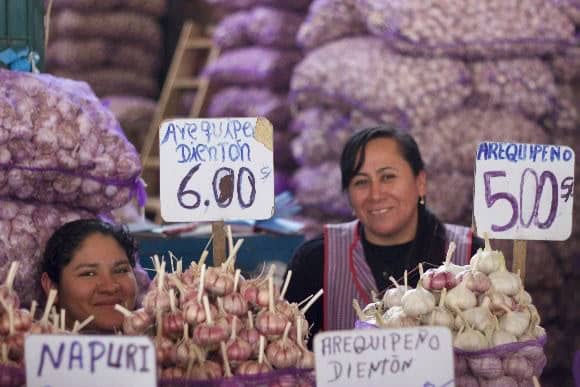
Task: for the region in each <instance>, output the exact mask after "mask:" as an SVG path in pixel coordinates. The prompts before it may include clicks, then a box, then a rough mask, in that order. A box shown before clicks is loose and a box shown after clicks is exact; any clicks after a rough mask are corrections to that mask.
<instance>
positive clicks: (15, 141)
mask: <svg viewBox="0 0 580 387" xmlns="http://www.w3.org/2000/svg"><path fill="white" fill-rule="evenodd" d="M140 173H141V163H140V160H139V155H138V154H137V152H136V151H135V148H134V147H133V145H131V143H129V142H128V141H127V139H126V138H125V136H124V135H123V133H122V131H121V130H120V128H119V123H118V121H117V120H116V119H115V117H114V116H113V114H112V113H111V112H110V111H109V110H108V109H106V108H104V107H103V106H102V104H101V103H100V101H99V100H98V99H97V98H96V97H95V95H94V94H93V93H92V91H91V90H90V88H89V87H88V86H87V84H86V83H81V82H74V81H71V80H67V79H59V78H56V77H53V76H50V75H45V74H43V75H38V74H32V73H23V72H12V71H6V70H0V197H13V198H17V199H21V200H34V201H38V202H41V203H66V204H68V205H70V206H74V207H81V208H86V209H89V210H93V211H95V212H105V211H109V210H112V209H114V208H118V207H121V206H123V205H124V204H125V203H127V202H128V201H129V200H130V199H131V198H132V197H133V196H137V197H138V198H139V199H140V204H141V205H142V204H143V203H144V201H143V200H144V197H143V195H144V189H143V184H142V181H141V180H140V178H139V175H140Z"/></svg>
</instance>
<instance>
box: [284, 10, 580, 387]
mask: <svg viewBox="0 0 580 387" xmlns="http://www.w3.org/2000/svg"><path fill="white" fill-rule="evenodd" d="M578 9H580V8H579V3H578V1H577V0H566V1H560V0H531V1H526V2H510V1H508V2H506V1H486V2H481V1H476V0H467V1H465V0H462V1H455V0H449V1H435V0H430V1H423V0H413V1H397V2H393V1H387V0H374V1H370V0H314V1H313V2H312V4H311V6H310V9H309V14H308V16H307V17H306V19H305V21H304V23H303V24H302V25H301V27H300V29H299V31H298V34H297V41H298V43H299V44H300V45H301V46H302V47H303V48H304V49H305V50H306V51H307V52H306V56H305V58H304V59H303V60H302V61H301V62H300V63H299V64H298V65H297V66H296V67H295V69H294V73H293V76H292V80H291V91H290V96H291V100H292V101H293V103H294V106H295V109H293V110H292V112H293V123H292V124H291V128H294V129H295V130H296V131H297V133H298V135H297V137H296V138H295V139H294V140H293V142H292V150H293V154H294V156H295V159H296V161H297V163H298V164H299V165H300V168H299V169H298V171H297V172H296V173H295V175H294V180H293V183H294V184H295V187H296V188H295V189H296V192H295V196H296V198H297V199H298V201H299V202H300V204H302V206H303V207H304V208H306V209H307V210H308V211H309V212H308V214H309V215H310V216H313V217H314V216H317V217H319V219H320V220H321V221H322V222H325V221H327V220H328V219H329V218H335V217H336V218H340V219H345V218H348V217H350V216H351V215H350V210H349V207H348V205H347V203H346V199H345V198H344V196H343V195H342V193H341V190H340V187H341V185H340V172H339V167H338V162H337V160H338V157H339V152H340V149H341V146H342V145H343V144H344V142H345V141H346V139H347V138H348V136H349V135H350V134H351V133H353V132H354V131H355V130H357V129H360V128H362V127H368V126H371V125H374V124H378V123H385V124H391V125H396V126H399V127H403V128H406V129H407V130H409V131H410V132H411V133H412V134H413V135H414V136H415V138H416V139H417V141H418V143H419V146H420V149H421V151H422V153H423V156H424V159H425V164H426V167H427V174H428V182H429V183H428V185H427V204H428V206H429V207H430V208H431V209H433V211H434V212H435V213H436V214H437V215H438V216H440V218H441V219H442V220H443V221H446V222H452V223H461V224H470V223H471V220H472V210H473V198H472V194H471V192H472V187H473V172H474V159H475V153H476V145H477V143H478V142H480V141H482V140H505V141H513V142H531V143H548V144H549V143H552V144H564V145H569V146H571V147H572V148H573V149H574V150H575V151H576V152H578V151H580V136H579V135H578V133H579V132H578V129H579V124H580V117H579V112H578V110H577V108H578V106H580V105H579V103H578V102H579V101H580V99H579V98H578V95H579V90H580V88H578V84H579V78H578V71H577V69H578V68H579V67H578V66H574V65H570V64H571V63H574V60H575V59H577V54H578V50H580V44H579V41H578V38H577V36H576V35H575V31H576V29H577V25H578ZM574 85H576V86H574ZM574 87H576V88H574ZM575 189H576V190H577V189H578V188H575ZM576 192H578V191H576ZM576 207H578V205H577V204H575V208H576ZM575 218H577V217H575ZM578 222H579V221H578V220H576V219H575V220H574V225H575V226H577V225H579V223H578ZM505 247H506V249H505V250H506V251H508V246H507V245H506V246H505ZM509 249H510V250H511V246H510V247H509ZM528 251H529V254H530V258H529V260H530V265H529V267H530V268H532V267H542V268H543V270H536V271H532V270H528V276H527V281H528V282H529V291H530V292H531V293H532V294H533V295H534V297H535V299H536V300H537V301H536V302H537V306H538V308H539V309H540V311H541V312H542V315H543V316H545V319H546V320H545V322H546V328H547V329H548V331H549V332H551V331H552V330H553V331H554V332H561V335H559V334H555V335H554V336H553V340H550V341H549V343H548V344H547V352H548V358H549V359H550V361H549V364H548V369H547V372H545V376H547V377H548V380H549V376H550V375H553V376H554V378H556V379H554V383H555V384H558V383H565V382H558V381H557V376H556V375H557V374H558V373H559V374H560V375H569V374H570V372H569V364H570V359H571V353H572V350H573V349H574V348H575V347H574V345H573V344H571V343H570V341H569V340H568V341H566V339H565V337H566V334H567V335H569V336H575V334H574V328H573V326H574V325H577V324H578V323H579V322H580V315H579V314H578V313H577V312H575V311H572V310H570V309H571V308H569V307H567V303H566V302H564V301H563V300H564V299H565V298H564V299H562V298H561V297H560V292H562V290H560V287H561V286H566V285H568V286H571V287H572V288H573V289H575V291H573V292H572V293H574V294H576V293H577V292H578V291H580V284H579V281H578V274H580V269H578V268H579V267H580V264H578V263H576V264H575V263H574V259H575V258H574V257H578V256H580V228H579V227H574V231H573V235H572V237H571V240H570V241H569V242H566V243H560V244H556V243H544V242H530V243H528ZM536 253H537V254H536ZM506 259H507V260H508V262H509V261H510V259H511V258H510V257H509V256H507V255H506ZM532 262H533V265H534V266H532ZM536 264H538V265H540V266H535V265H536ZM568 289H570V288H568ZM576 289H577V290H576ZM554 300H556V301H555V302H554ZM559 300H562V301H559ZM551 310H570V311H569V312H567V314H566V315H565V316H556V314H555V313H552V312H551ZM562 349H564V350H562Z"/></svg>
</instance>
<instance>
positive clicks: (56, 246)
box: [40, 219, 137, 333]
mask: <svg viewBox="0 0 580 387" xmlns="http://www.w3.org/2000/svg"><path fill="white" fill-rule="evenodd" d="M136 253H137V246H136V243H135V241H134V239H133V238H132V237H131V236H130V235H129V234H128V233H127V232H126V231H125V230H124V229H123V228H122V227H117V226H113V225H111V224H108V223H105V222H102V221H100V220H95V219H83V220H77V221H74V222H70V223H66V224H65V225H63V226H62V227H61V228H59V229H58V230H57V231H56V232H55V233H54V234H53V235H52V237H51V238H50V239H49V241H48V243H47V245H46V248H45V251H44V257H43V262H42V276H41V279H40V280H41V285H42V288H43V289H44V292H45V293H46V294H48V292H49V291H50V289H53V288H54V289H57V290H58V295H57V299H56V305H57V307H58V308H62V309H65V310H66V320H67V321H66V323H67V327H68V329H70V328H71V327H72V325H73V323H74V322H75V321H84V320H85V319H86V318H88V317H89V316H91V315H92V316H94V320H93V321H92V323H91V324H90V325H89V326H88V327H87V328H86V331H89V332H93V333H108V332H115V331H117V330H120V329H121V327H122V325H123V315H122V314H121V313H119V312H117V311H116V310H115V308H114V306H115V304H121V305H123V306H124V307H125V308H127V309H129V310H133V309H134V308H135V302H136V296H137V281H136V279H135V273H134V271H133V269H134V267H135V257H136Z"/></svg>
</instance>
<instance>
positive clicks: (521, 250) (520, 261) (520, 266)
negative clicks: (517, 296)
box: [512, 239, 526, 283]
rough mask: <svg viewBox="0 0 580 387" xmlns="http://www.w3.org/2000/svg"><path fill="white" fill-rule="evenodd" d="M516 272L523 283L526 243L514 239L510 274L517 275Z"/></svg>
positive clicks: (524, 277)
mask: <svg viewBox="0 0 580 387" xmlns="http://www.w3.org/2000/svg"><path fill="white" fill-rule="evenodd" d="M518 271H519V273H520V278H521V279H522V283H523V282H524V280H525V279H526V241H523V240H520V239H515V240H514V260H513V262H512V272H514V273H517V272H518Z"/></svg>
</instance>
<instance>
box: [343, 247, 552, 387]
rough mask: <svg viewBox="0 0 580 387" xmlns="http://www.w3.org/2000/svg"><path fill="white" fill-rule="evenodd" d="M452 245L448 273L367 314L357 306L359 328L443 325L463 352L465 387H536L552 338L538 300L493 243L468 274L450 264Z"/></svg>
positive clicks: (426, 278)
mask: <svg viewBox="0 0 580 387" xmlns="http://www.w3.org/2000/svg"><path fill="white" fill-rule="evenodd" d="M454 248H455V245H454V244H453V243H452V244H451V245H450V248H449V252H448V254H447V258H446V260H445V262H444V264H443V265H441V266H439V267H437V268H430V269H429V270H427V271H426V272H425V273H423V269H422V266H421V265H419V272H420V279H419V282H418V284H417V287H416V288H408V287H407V284H406V278H405V284H404V285H399V284H398V283H397V282H396V281H395V280H394V279H392V281H393V283H394V285H395V286H394V287H392V288H389V289H387V290H386V291H385V293H384V296H383V298H382V300H380V301H376V302H374V303H372V304H369V305H367V306H366V307H365V308H364V309H363V310H361V309H360V307H358V303H356V301H354V302H353V306H354V307H355V310H357V313H358V315H359V319H360V321H361V322H362V323H360V322H359V323H358V325H359V326H361V327H365V326H369V325H370V326H379V327H386V328H401V327H413V326H420V325H436V326H444V327H447V328H449V329H450V330H451V331H452V334H453V347H454V348H455V377H456V379H455V382H456V384H457V385H458V386H478V385H485V386H488V385H489V386H506V387H508V386H521V385H532V384H533V380H532V379H533V377H536V378H538V377H539V376H540V375H541V373H542V370H543V368H544V366H545V365H546V361H547V358H546V356H545V354H544V351H543V345H544V343H545V342H546V332H545V330H544V328H542V327H541V326H540V325H539V324H540V315H539V314H538V311H537V309H536V307H535V306H534V305H533V304H532V297H531V296H530V294H529V293H528V292H526V291H525V290H524V287H523V284H522V281H521V279H520V276H519V275H518V274H514V273H511V272H509V271H508V270H507V269H506V266H505V258H504V255H503V253H502V252H501V251H499V250H492V249H491V246H490V245H489V240H486V246H485V249H484V250H481V249H480V250H479V251H478V252H477V254H476V255H474V256H473V257H472V258H471V262H470V264H469V265H466V266H458V265H455V264H452V263H450V259H451V256H452V254H453V250H454Z"/></svg>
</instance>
